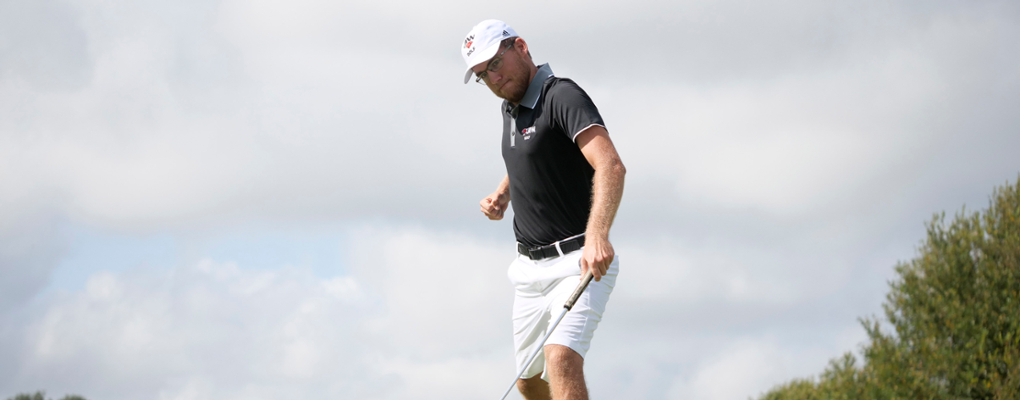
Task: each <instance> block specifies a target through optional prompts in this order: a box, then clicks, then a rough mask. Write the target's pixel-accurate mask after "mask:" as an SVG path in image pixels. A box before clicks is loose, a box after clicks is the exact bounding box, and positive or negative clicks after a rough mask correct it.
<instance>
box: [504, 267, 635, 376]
mask: <svg viewBox="0 0 1020 400" xmlns="http://www.w3.org/2000/svg"><path fill="white" fill-rule="evenodd" d="M582 253H584V250H583V249H582V250H575V251H573V252H570V253H567V254H565V255H563V256H562V257H554V258H548V259H544V260H538V261H535V260H532V259H530V258H528V257H525V256H522V255H518V256H517V259H516V260H514V262H513V263H511V264H510V268H509V270H508V271H507V276H508V277H509V278H510V282H511V283H513V285H514V308H513V326H514V349H515V351H516V353H517V354H516V359H517V370H518V371H520V370H521V368H524V364H525V363H526V362H528V356H530V355H531V353H532V352H534V351H535V346H538V344H539V342H540V341H541V340H542V338H543V337H545V335H546V333H548V329H549V326H550V325H552V323H553V322H555V321H553V319H554V318H556V317H558V316H559V314H560V312H562V311H563V304H564V303H566V301H567V297H570V294H571V293H573V292H574V289H575V288H577V284H578V283H579V282H580V281H581V267H580V261H581V254H582ZM619 266H620V257H619V256H616V257H614V258H613V262H612V264H610V266H609V271H608V272H607V273H606V275H605V276H603V277H602V279H601V280H600V281H598V282H596V281H594V280H592V281H591V283H589V284H588V289H587V290H585V291H584V294H582V295H581V297H580V298H578V299H577V303H574V307H573V308H571V309H570V311H569V312H567V315H565V316H564V317H563V320H562V321H560V324H559V326H557V327H556V330H555V331H554V332H553V334H552V336H550V337H549V340H548V341H546V344H547V345H549V344H558V345H563V346H567V347H569V348H571V349H573V350H574V351H576V352H577V354H580V355H581V357H582V358H583V357H584V356H585V354H587V353H588V347H590V346H591V338H592V336H594V335H595V328H597V327H598V325H599V321H601V320H602V313H603V312H604V311H605V310H606V303H607V302H609V294H610V293H612V292H613V286H614V285H615V284H616V275H617V273H618V271H619ZM544 371H545V354H544V353H540V354H539V355H538V357H536V358H535V362H534V363H532V364H531V367H530V368H528V370H527V371H524V374H523V375H522V376H521V377H522V378H531V377H534V376H535V375H537V374H538V373H542V379H545V380H546V381H548V380H549V378H548V372H544Z"/></svg>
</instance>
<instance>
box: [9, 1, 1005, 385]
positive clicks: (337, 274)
mask: <svg viewBox="0 0 1020 400" xmlns="http://www.w3.org/2000/svg"><path fill="white" fill-rule="evenodd" d="M487 18H499V19H503V20H505V21H507V22H508V23H509V24H510V25H511V26H513V27H514V28H515V29H516V30H517V31H518V33H519V34H521V35H522V36H523V37H524V38H525V39H526V40H527V41H528V43H529V44H530V46H531V49H532V54H533V55H534V57H535V59H536V61H538V62H548V63H550V64H551V66H552V67H553V70H554V71H555V72H556V73H557V75H559V76H565V77H570V78H573V79H574V80H575V81H577V82H578V83H579V84H580V85H582V87H584V88H585V89H586V90H587V91H588V93H589V94H590V95H591V97H592V98H593V99H594V100H595V102H596V104H597V105H598V106H599V108H600V110H601V111H602V114H603V117H604V118H605V120H606V122H607V125H608V128H609V131H610V134H611V136H612V137H613V139H614V141H615V142H616V144H617V147H618V150H619V152H620V154H621V156H622V158H623V160H624V163H625V164H626V165H627V169H628V172H629V174H628V176H627V184H626V185H627V186H626V191H625V195H624V199H623V204H622V205H621V207H620V210H619V214H618V216H617V220H616V224H615V226H614V228H613V232H612V240H613V243H614V245H615V247H616V249H617V252H618V253H619V254H620V256H621V260H622V264H621V273H620V277H619V280H618V285H617V289H616V292H615V293H614V294H613V298H612V300H611V301H610V303H609V307H608V310H607V312H606V318H605V320H604V322H603V323H602V326H600V328H599V331H598V332H597V335H596V337H595V340H594V342H593V347H592V350H591V352H590V353H589V355H588V359H587V363H586V370H587V377H588V382H589V386H590V388H591V391H592V394H593V398H601V399H614V398H633V399H709V400H713V399H720V400H721V399H746V398H748V397H749V396H756V395H758V394H760V393H762V392H764V391H765V390H768V389H769V388H770V387H772V386H774V385H776V384H780V383H782V382H785V381H788V380H790V379H793V378H797V377H808V376H812V375H814V374H817V373H819V372H821V371H822V369H823V368H824V366H825V365H826V363H827V362H828V360H829V359H831V358H833V357H837V356H839V355H840V354H842V353H843V352H846V351H854V350H856V349H858V348H859V346H860V344H861V343H862V342H863V340H864V338H865V336H864V332H863V329H862V328H860V326H859V324H858V322H857V318H858V317H865V316H870V315H875V314H880V313H881V303H882V301H883V298H884V295H885V293H886V291H887V282H888V280H890V279H893V278H894V274H893V266H894V265H895V264H896V262H897V261H901V260H908V259H910V258H911V257H913V256H914V255H915V251H916V247H917V245H918V244H919V243H920V241H921V240H922V239H923V236H924V223H925V221H926V220H929V219H931V216H932V215H933V213H937V212H941V211H945V212H946V213H947V215H953V214H954V213H956V212H958V211H959V210H960V209H961V208H962V207H964V205H966V207H967V208H968V209H971V210H973V209H980V208H983V207H984V206H985V205H986V204H987V199H988V195H989V194H990V193H991V190H992V188H993V187H994V186H996V185H1002V184H1004V183H1006V182H1009V181H1013V182H1015V181H1016V179H1017V177H1018V174H1020V156H1018V154H1020V151H1018V150H1017V149H1020V113H1018V112H1017V111H1016V110H1020V3H1017V2H1015V1H896V2H873V1H863V2H862V1H849V0H847V1H842V0H840V1H827V2H817V1H802V0H800V1H798V0H793V1H782V0H779V1H754V2H750V1H728V0H724V1H717V2H707V1H687V2H674V3H669V2H660V1H648V0H632V1H627V2H581V1H562V2H548V1H523V2H515V3H484V2H456V3H455V2H449V1H447V2H411V1H400V0H382V1H361V0H358V1H342V2H336V1H323V0H292V1H278V0H249V1H240V0H223V1H208V0H201V1H199V0H181V1H174V2H165V1H148V0H145V1H97V0H0V397H4V398H6V397H8V396H11V395H13V394H15V393H19V392H28V391H35V390H46V391H48V393H50V394H51V395H53V396H62V395H63V394H65V393H78V394H82V395H84V396H86V397H87V398H89V399H160V400H162V399H167V400H170V399H181V400H184V399H242V398H243V399H281V398H304V399H478V398H487V397H488V398H495V397H496V396H497V395H499V394H501V393H502V391H503V390H504V388H505V385H507V384H508V383H509V379H511V378H512V375H513V373H514V372H515V371H514V367H513V361H512V354H511V339H510V321H509V308H510V303H511V295H512V290H511V287H510V286H509V283H508V282H507V281H506V275H505V272H506V267H507V265H508V264H509V262H510V260H512V259H513V257H514V254H515V253H514V244H513V233H512V228H511V223H510V222H509V220H504V221H501V222H490V221H488V220H487V219H485V218H484V217H483V216H482V215H481V213H480V212H479V211H478V201H479V200H480V199H481V198H482V197H484V196H485V195H487V194H488V193H490V192H491V191H492V190H493V189H494V188H495V186H496V184H497V183H498V182H499V180H500V178H501V177H502V175H503V174H504V173H505V169H504V167H503V164H502V160H501V158H500V155H499V144H498V143H499V134H500V132H499V126H500V122H499V121H500V117H499V114H498V105H499V101H498V100H497V99H496V98H495V97H494V96H492V95H491V93H489V92H488V91H487V90H486V89H485V88H482V87H480V86H477V85H475V84H474V83H472V84H470V85H463V84H461V77H462V74H463V68H464V65H463V61H462V60H461V58H460V54H459V51H458V46H459V45H460V44H461V43H462V41H463V36H464V34H465V33H466V32H467V31H468V30H469V29H470V28H471V26H473V25H474V24H475V23H477V22H478V21H480V20H482V19H487ZM1009 110H1014V111H1012V112H1011V111H1009Z"/></svg>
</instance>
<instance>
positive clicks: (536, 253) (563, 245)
mask: <svg viewBox="0 0 1020 400" xmlns="http://www.w3.org/2000/svg"><path fill="white" fill-rule="evenodd" d="M557 243H558V244H559V245H560V250H559V251H556V244H557ZM582 247H584V234H583V233H582V234H581V235H580V236H575V237H572V238H570V239H564V240H561V241H559V242H555V243H553V244H547V245H545V246H538V247H532V248H530V249H529V248H528V247H527V246H525V245H523V244H521V243H519V242H518V243H517V252H518V253H521V255H523V256H527V257H528V258H530V259H532V260H541V259H543V258H549V257H556V256H559V255H560V254H567V253H569V252H571V251H574V250H577V249H580V248H582ZM561 252H562V253H561Z"/></svg>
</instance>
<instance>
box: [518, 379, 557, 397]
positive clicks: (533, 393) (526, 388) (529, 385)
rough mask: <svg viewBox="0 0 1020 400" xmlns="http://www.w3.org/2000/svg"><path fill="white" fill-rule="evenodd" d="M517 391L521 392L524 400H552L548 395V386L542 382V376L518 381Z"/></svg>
mask: <svg viewBox="0 0 1020 400" xmlns="http://www.w3.org/2000/svg"><path fill="white" fill-rule="evenodd" d="M517 390H520V391H521V395H522V396H524V398H525V399H526V400H551V399H552V395H551V394H549V384H548V383H546V382H545V381H544V380H542V374H537V375H535V376H533V377H531V378H527V379H518V380H517Z"/></svg>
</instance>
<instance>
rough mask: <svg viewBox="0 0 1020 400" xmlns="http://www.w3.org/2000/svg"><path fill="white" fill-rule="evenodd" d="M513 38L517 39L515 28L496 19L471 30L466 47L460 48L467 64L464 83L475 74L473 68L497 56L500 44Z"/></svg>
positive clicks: (465, 41) (479, 24) (480, 23)
mask: <svg viewBox="0 0 1020 400" xmlns="http://www.w3.org/2000/svg"><path fill="white" fill-rule="evenodd" d="M512 37H517V32H514V28H511V27H510V26H509V25H507V24H506V23H505V22H503V21H499V20H495V19H487V20H485V21H482V22H479V23H478V25H475V27H474V28H471V32H468V34H467V37H465V38H464V45H462V46H461V47H460V55H461V56H464V62H466V63H467V71H466V72H464V83H468V81H469V80H471V74H472V73H474V72H473V71H471V68H474V66H476V65H478V64H481V63H483V62H486V61H488V60H489V59H490V58H492V57H493V56H495V55H496V51H498V50H499V43H500V42H501V41H503V39H506V38H512Z"/></svg>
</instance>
